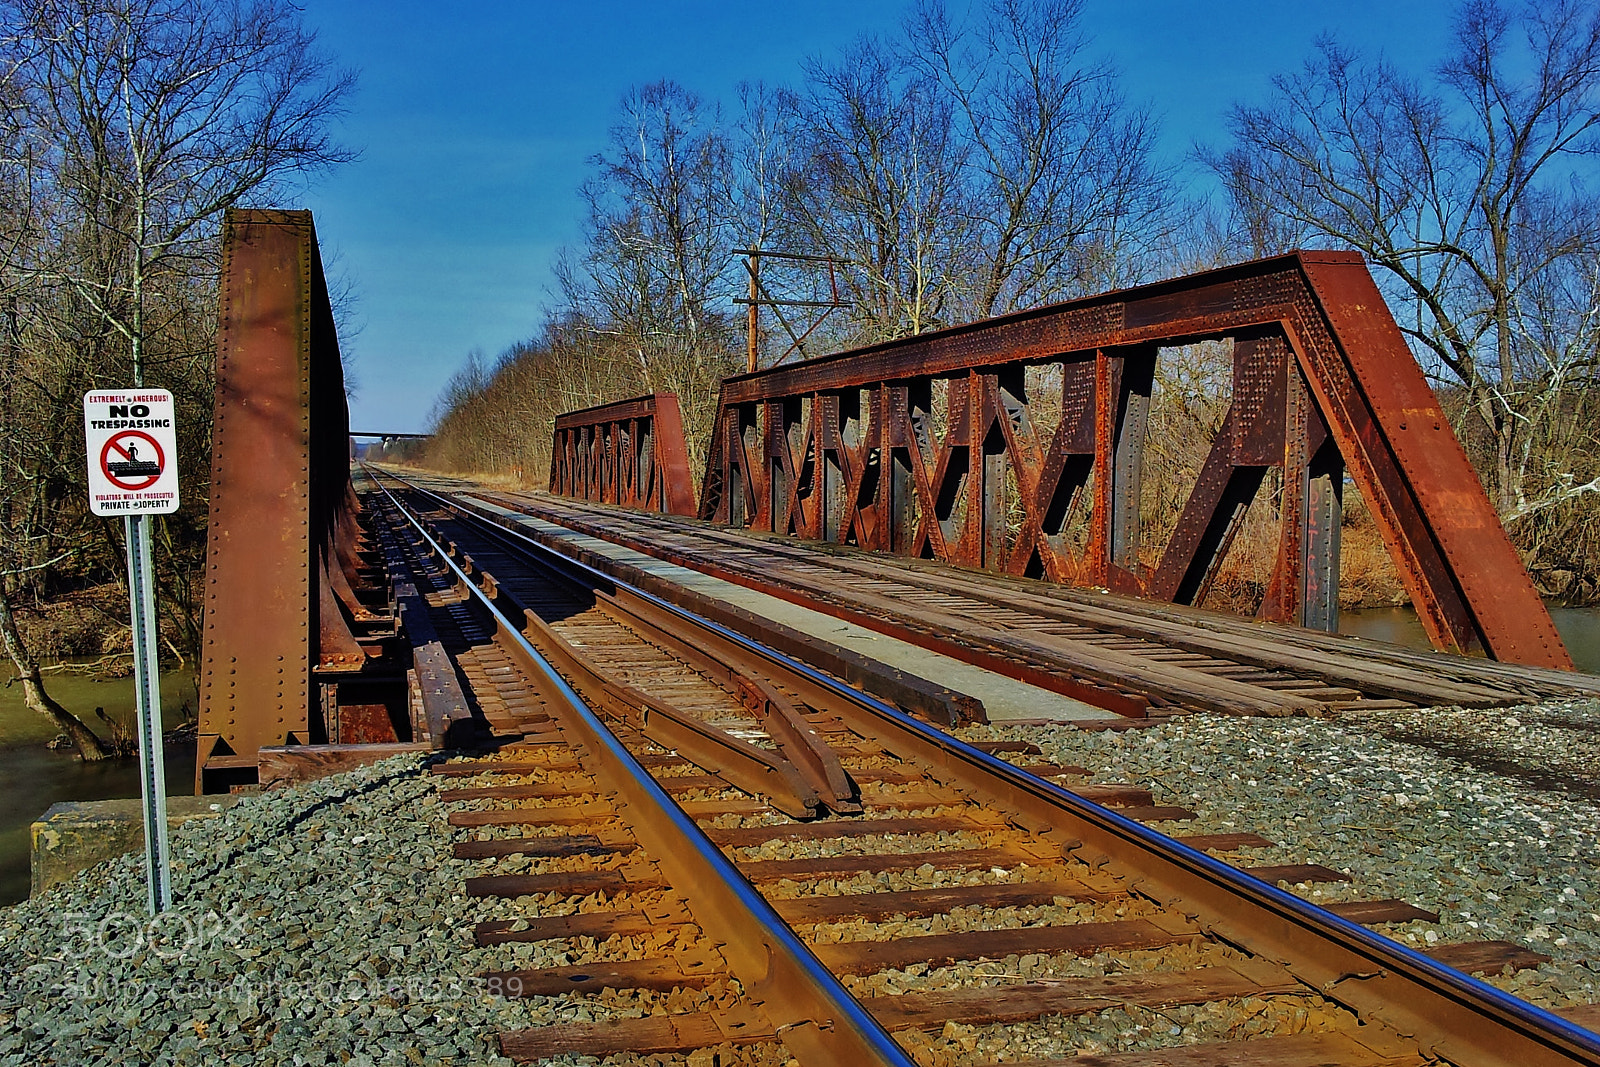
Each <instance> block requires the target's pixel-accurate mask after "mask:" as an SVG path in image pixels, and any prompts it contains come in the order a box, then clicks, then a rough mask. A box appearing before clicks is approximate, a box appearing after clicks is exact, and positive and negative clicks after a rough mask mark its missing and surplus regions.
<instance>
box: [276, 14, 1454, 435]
mask: <svg viewBox="0 0 1600 1067" xmlns="http://www.w3.org/2000/svg"><path fill="white" fill-rule="evenodd" d="M962 3H963V0H951V6H952V8H959V7H960V6H961V4H962ZM451 7H452V9H451V11H450V14H449V15H448V16H446V17H441V15H440V10H441V9H440V6H439V5H437V4H422V3H415V2H411V0H403V2H396V0H384V2H381V3H380V2H376V0H305V20H306V23H307V24H308V25H309V26H310V27H312V28H314V29H316V30H317V32H318V34H319V37H320V39H321V41H322V42H323V44H324V46H325V47H326V48H327V49H328V50H329V51H330V52H331V53H333V54H334V55H335V56H337V57H338V59H339V61H340V62H341V63H342V64H344V65H346V66H349V67H352V68H355V69H356V70H357V71H358V72H359V74H360V85H359V87H358V89H357V92H356V94H355V96H354V97H353V98H352V100H351V108H350V113H349V115H348V116H347V117H346V119H345V120H344V121H343V123H342V126H341V129H340V130H339V134H340V136H341V137H342V139H343V140H344V141H345V142H346V143H348V144H350V145H352V146H354V147H355V148H357V149H359V150H360V152H361V158H360V160H359V161H357V162H355V163H353V164H350V165H349V166H346V167H344V168H342V169H341V170H340V171H338V172H337V173H336V174H334V175H332V176H329V177H325V178H323V179H321V180H319V181H318V182H317V183H316V184H315V185H314V186H312V187H311V189H310V190H309V191H308V192H307V193H306V194H305V195H304V197H303V199H302V201H301V203H300V204H298V205H292V206H304V207H309V208H311V209H312V210H313V211H314V212H315V214H316V220H317V232H318V237H319V239H320V241H321V244H322V250H323V256H324V258H325V259H326V260H328V261H329V267H330V269H331V270H332V271H334V272H335V273H338V274H343V275H344V276H346V277H347V279H348V281H349V283H350V284H351V286H352V288H353V290H354V293H355V295H356V300H357V303H356V305H355V310H354V316H353V320H354V323H355V324H356V325H358V326H359V327H360V330H359V332H358V333H355V334H353V335H350V336H347V337H346V338H345V339H344V344H345V347H346V348H347V349H348V350H349V351H350V354H351V355H352V356H353V358H354V367H355V377H356V395H355V398H354V400H353V402H352V406H351V424H352V426H353V427H355V428H357V429H364V430H388V431H417V430H422V429H424V428H425V426H426V422H427V416H428V411H429V409H430V408H431V406H432V404H433V400H434V397H435V396H437V394H438V392H439V389H440V387H441V386H442V385H443V384H444V381H445V379H446V378H448V377H449V375H450V374H451V372H453V371H454V370H455V369H456V367H458V366H459V365H460V363H461V361H462V360H463V359H464V358H465V357H466V355H467V353H468V352H470V351H472V350H473V349H479V350H481V351H482V352H483V353H484V354H485V355H486V356H488V357H489V358H493V357H494V356H495V355H497V354H499V353H500V352H501V351H502V350H503V349H505V348H506V347H508V346H510V345H511V344H513V343H515V342H516V341H518V340H522V339H525V338H527V337H529V336H530V335H531V334H532V333H533V332H534V331H535V330H536V329H537V327H538V325H539V323H540V321H541V320H542V319H543V317H544V315H543V308H544V307H545V306H546V304H547V303H548V302H549V301H550V300H551V296H550V290H551V287H552V284H553V282H552V278H551V273H550V268H551V265H552V263H553V261H554V259H555V256H556V253H557V251H558V250H559V249H560V248H561V247H562V246H564V245H572V244H575V243H576V242H577V240H578V238H579V234H580V224H581V221H582V208H581V205H580V203H579V200H578V196H577V187H578V184H579V183H580V182H581V181H582V180H583V178H584V177H585V176H586V174H587V160H588V159H589V158H590V157H591V156H593V155H594V154H595V153H596V152H598V151H600V150H601V149H603V148H604V146H605V140H606V133H607V130H608V129H609V127H610V126H611V125H612V123H613V121H614V109H615V107H616V104H617V101H618V99H619V98H620V97H621V96H622V94H623V92H624V91H626V90H627V89H628V88H629V87H630V86H633V85H640V84H644V83H648V82H651V81H655V80H658V79H660V78H672V79H674V80H676V81H678V82H680V83H682V84H683V85H685V86H687V87H688V88H690V89H693V90H695V91H696V92H698V93H700V94H701V95H702V96H705V97H708V98H712V99H719V100H722V101H723V102H724V103H725V104H728V105H731V104H732V103H733V102H734V100H735V95H734V93H735V87H736V86H737V85H738V84H739V82H741V81H756V80H761V81H767V82H772V83H780V84H781V83H791V82H793V81H795V80H797V78H798V75H799V69H800V64H801V63H802V61H803V60H804V59H806V58H807V57H810V56H818V55H821V56H827V55H830V54H832V53H834V52H835V51H836V50H837V49H838V48H840V47H841V46H842V45H844V44H846V43H848V42H849V41H850V40H852V39H853V38H855V37H857V36H859V35H860V34H863V33H870V32H883V31H892V30H893V29H894V28H895V27H896V26H897V25H898V23H899V20H900V18H901V16H902V14H903V12H904V11H905V9H906V5H905V4H903V3H900V2H880V0H849V2H846V0H806V2H802V3H794V4H764V3H763V4H734V3H711V2H692V0H657V2H643V0H614V2H603V0H593V2H590V3H570V2H559V0H525V2H521V3H516V2H512V0H502V2H498V3H489V2H479V3H464V4H458V5H452V6H451ZM1084 8H1085V29H1086V30H1087V31H1088V33H1089V34H1090V35H1091V36H1092V38H1093V39H1094V48H1095V49H1096V50H1098V51H1099V52H1102V53H1104V54H1107V55H1109V56H1111V57H1112V58H1113V59H1114V60H1115V61H1116V62H1117V64H1118V65H1119V66H1120V67H1121V68H1122V70H1123V72H1124V77H1125V81H1124V85H1125V87H1126V89H1127V91H1128V93H1129V95H1130V96H1131V97H1132V98H1134V99H1136V100H1142V101H1146V102H1148V103H1150V104H1151V105H1153V107H1154V108H1155V109H1156V111H1157V112H1158V113H1160V114H1161V115H1162V116H1163V130H1164V132H1163V147H1164V149H1165V151H1166V153H1167V154H1168V156H1169V157H1170V158H1171V160H1172V163H1173V165H1174V166H1183V165H1184V163H1183V157H1184V156H1185V154H1186V153H1187V151H1188V148H1189V146H1190V145H1191V144H1193V143H1194V142H1196V141H1200V142H1208V143H1220V142H1221V140H1222V137H1223V133H1224V127H1223V122H1224V118H1225V116H1226V113H1227V110H1228V108H1229V107H1230V106H1231V105H1232V103H1234V102H1235V101H1238V100H1257V99H1260V98H1261V96H1262V94H1263V92H1264V91H1265V89H1266V87H1267V84H1268V79H1269V78H1270V77H1271V76H1272V75H1273V74H1275V73H1279V72H1282V71H1285V70H1289V69H1291V68H1293V67H1295V66H1297V65H1298V64H1299V63H1300V61H1301V60H1302V59H1303V58H1304V57H1305V55H1306V54H1307V53H1308V51H1309V50H1310V48H1311V43H1312V40H1313V39H1314V38H1315V37H1316V36H1317V35H1318V34H1319V33H1321V32H1324V31H1332V32H1334V33H1336V34H1337V35H1338V36H1339V37H1340V38H1341V39H1342V40H1344V41H1345V42H1347V43H1349V44H1352V45H1358V46H1362V47H1366V48H1371V49H1375V50H1376V49H1382V50H1384V51H1385V52H1386V53H1387V54H1388V55H1389V57H1390V58H1391V59H1393V60H1395V61H1396V62H1397V63H1398V64H1400V65H1402V66H1405V67H1408V68H1410V69H1413V70H1415V71H1417V72H1418V73H1419V74H1420V73H1422V72H1424V71H1425V70H1427V69H1428V68H1429V67H1430V66H1432V65H1433V64H1434V63H1435V62H1437V60H1438V58H1439V56H1440V55H1441V54H1442V52H1443V51H1444V49H1445V48H1446V45H1447V37H1448V34H1449V26H1450V11H1451V5H1449V4H1445V3H1439V2H1434V0H1427V2H1407V0H1389V2H1386V3H1385V2H1373V0H1346V2H1343V3H1339V4H1293V3H1288V4H1285V3H1283V2H1282V0H1277V2H1266V0H1240V2H1237V3H1228V4H1206V3H1193V2H1182V0H1121V2H1116V0H1084ZM1196 180H1199V179H1198V178H1196Z"/></svg>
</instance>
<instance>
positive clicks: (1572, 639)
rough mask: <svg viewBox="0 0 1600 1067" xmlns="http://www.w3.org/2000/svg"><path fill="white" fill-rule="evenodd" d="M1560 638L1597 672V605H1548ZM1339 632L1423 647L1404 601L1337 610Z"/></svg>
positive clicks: (1582, 664)
mask: <svg viewBox="0 0 1600 1067" xmlns="http://www.w3.org/2000/svg"><path fill="white" fill-rule="evenodd" d="M1550 617H1551V618H1552V619H1553V620H1555V624H1556V629H1557V630H1559V631H1560V633H1561V640H1562V641H1563V642H1565V643H1566V646H1567V651H1568V652H1570V653H1572V662H1573V663H1574V664H1576V665H1577V668H1578V669H1579V670H1580V671H1588V672H1589V673H1590V674H1600V608H1559V607H1551V608H1550ZM1339 632H1340V633H1344V634H1354V635H1355V636H1357V637H1370V638H1373V639H1375V640H1378V641H1389V642H1392V643H1394V644H1397V645H1408V646H1410V647H1412V648H1427V647H1428V637H1427V635H1426V634H1424V633H1423V632H1422V623H1420V622H1418V621H1417V613H1416V611H1415V610H1413V609H1412V607H1411V605H1409V604H1407V605H1405V606H1404V607H1397V608H1368V609H1366V610H1364V611H1344V612H1340V613H1339Z"/></svg>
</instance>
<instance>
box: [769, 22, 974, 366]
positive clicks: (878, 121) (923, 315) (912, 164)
mask: <svg viewBox="0 0 1600 1067" xmlns="http://www.w3.org/2000/svg"><path fill="white" fill-rule="evenodd" d="M790 100H791V111H790V115H789V121H790V122H791V124H792V129H793V130H794V138H795V142H796V145H797V149H798V151H797V153H796V159H795V166H794V168H793V169H792V171H791V173H790V175H789V176H788V179H787V190H786V192H787V197H786V199H787V207H788V213H789V216H790V220H789V221H790V227H791V232H793V233H794V234H795V236H796V239H797V243H799V244H800V245H801V246H802V247H806V248H809V249H811V250H813V251H817V252H822V253H825V254H828V255H833V256H837V257H839V258H841V259H843V260H845V261H847V262H848V263H849V264H850V265H851V267H852V270H851V271H850V272H849V275H848V277H849V278H850V282H849V286H848V287H849V290H850V291H849V294H848V295H849V297H850V299H851V301H852V303H853V310H852V318H853V323H854V326H855V328H856V331H857V336H856V338H855V339H856V340H858V341H866V342H872V341H878V340H883V339H885V338H890V337H898V336H903V335H905V334H915V333H921V332H922V331H924V330H927V329H930V328H933V327H937V326H941V325H946V324H947V323H948V322H949V318H948V313H949V310H950V308H951V305H952V303H953V301H952V296H953V293H954V290H955V288H956V286H957V283H958V279H959V277H960V269H959V266H958V263H959V258H958V251H959V249H960V247H961V244H962V239H963V236H962V235H963V231H964V230H965V228H966V226H967V223H968V219H969V216H970V213H969V212H968V211H967V209H966V206H965V205H964V203H962V199H961V198H962V195H963V190H962V185H961V174H962V169H963V166H964V164H965V161H964V159H963V158H962V155H961V152H962V149H961V147H960V145H959V144H958V143H957V141H956V139H955V138H954V137H953V136H952V133H951V125H952V118H953V116H952V111H951V105H950V102H949V100H948V99H947V98H946V96H945V94H944V93H943V92H942V91H941V89H940V87H939V85H938V83H937V82H936V81H935V80H934V79H932V78H931V77H929V76H927V75H926V74H925V73H923V72H921V71H919V70H917V69H916V68H915V67H914V66H913V65H912V64H911V63H909V62H908V61H907V60H906V58H905V57H904V55H903V52H902V50H900V49H898V48H897V47H896V46H895V45H894V44H892V43H890V42H887V41H884V40H881V39H878V38H871V37H868V38H863V39H861V40H859V41H857V42H856V43H855V44H853V45H851V46H850V47H849V48H848V49H846V51H845V53H844V54H843V55H842V56H840V57H839V58H838V59H837V60H835V61H833V62H827V63H824V62H820V61H814V62H812V63H810V64H808V65H807V67H806V71H805V84H804V86H803V88H802V89H801V90H800V92H799V93H797V94H795V95H794V96H792V97H791V98H790Z"/></svg>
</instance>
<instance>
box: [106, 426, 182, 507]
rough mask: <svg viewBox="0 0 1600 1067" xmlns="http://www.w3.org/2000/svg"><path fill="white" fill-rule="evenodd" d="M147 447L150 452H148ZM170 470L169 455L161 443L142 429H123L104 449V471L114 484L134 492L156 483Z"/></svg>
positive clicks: (107, 442)
mask: <svg viewBox="0 0 1600 1067" xmlns="http://www.w3.org/2000/svg"><path fill="white" fill-rule="evenodd" d="M146 445H148V446H149V449H150V451H149V452H148V453H146V452H145V446H146ZM166 467H167V456H166V453H165V452H163V451H162V450H161V443H160V442H159V441H157V440H156V439H155V438H154V437H151V436H150V435H149V434H147V433H143V432H141V431H139V430H123V431H122V432H120V433H118V434H115V435H113V436H112V437H111V438H110V439H109V440H107V441H106V443H105V446H104V447H103V448H101V449H100V472H101V473H102V474H104V475H105V476H106V478H107V479H109V480H110V482H111V484H112V485H114V486H116V487H117V488H118V489H124V490H126V491H128V492H130V493H132V492H137V491H139V490H140V489H148V488H150V487H151V486H152V485H154V484H156V479H157V478H160V477H161V472H162V471H164V470H166Z"/></svg>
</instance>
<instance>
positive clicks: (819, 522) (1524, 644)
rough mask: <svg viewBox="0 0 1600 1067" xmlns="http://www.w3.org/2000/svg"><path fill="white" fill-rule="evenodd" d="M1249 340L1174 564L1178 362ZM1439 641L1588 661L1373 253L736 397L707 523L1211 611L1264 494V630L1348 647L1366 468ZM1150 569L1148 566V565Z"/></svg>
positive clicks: (785, 370)
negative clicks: (1166, 387) (1269, 529)
mask: <svg viewBox="0 0 1600 1067" xmlns="http://www.w3.org/2000/svg"><path fill="white" fill-rule="evenodd" d="M1212 340H1228V341H1231V342H1232V384H1231V400H1230V404H1229V407H1228V409H1227V412H1226V417H1225V419H1224V421H1223V425H1222V429H1221V432H1219V433H1218V434H1217V436H1216V438H1215V440H1214V441H1213V442H1212V444H1211V448H1210V453H1209V455H1208V457H1207V459H1206V461H1205V463H1204V465H1203V466H1202V468H1201V470H1200V471H1199V474H1198V476H1197V478H1196V482H1195V485H1194V486H1193V489H1192V491H1191V493H1190V495H1189V497H1188V501H1187V503H1186V505H1185V506H1184V508H1183V511H1182V514H1181V516H1180V517H1179V519H1178V522H1177V526H1176V529H1175V530H1174V531H1173V532H1172V533H1171V535H1170V536H1169V538H1168V540H1167V543H1166V545H1165V547H1164V549H1163V550H1162V551H1161V552H1160V554H1159V555H1156V554H1155V553H1154V548H1155V546H1153V545H1148V544H1146V541H1147V537H1146V536H1145V535H1144V532H1143V531H1142V530H1141V522H1140V496H1141V471H1142V459H1143V455H1144V451H1145V448H1146V445H1147V441H1146V438H1147V434H1148V417H1149V412H1150V410H1151V403H1152V394H1153V391H1154V387H1153V381H1154V371H1155V367H1156V364H1157V362H1158V361H1159V360H1160V359H1161V358H1162V357H1161V351H1162V349H1163V348H1169V347H1173V346H1178V345H1185V344H1191V343H1195V342H1200V341H1212ZM1347 471H1348V475H1349V477H1350V478H1351V479H1352V480H1353V481H1354V483H1355V485H1356V486H1357V488H1358V489H1359V490H1360V492H1361V494H1362V497H1363V498H1364V499H1365V500H1366V501H1368V502H1369V505H1370V508H1371V511H1372V514H1373V515H1374V517H1375V518H1376V520H1377V523H1378V526H1379V529H1380V531H1381V533H1382V536H1383V539H1384V542H1385V544H1386V545H1387V546H1388V548H1389V551H1390V553H1391V555H1392V556H1393V558H1394V560H1395V563H1396V565H1397V568H1398V570H1399V573H1400V578H1401V581H1402V582H1403V583H1404V585H1405V588H1406V590H1407V591H1408V592H1409V593H1410V595H1411V598H1412V601H1413V603H1415V604H1416V606H1417V611H1418V614H1419V616H1420V617H1421V619H1422V623H1423V626H1424V628H1425V629H1426V631H1427V633H1428V635H1429V637H1430V638H1431V639H1432V641H1433V643H1434V645H1435V646H1436V647H1438V648H1442V649H1449V650H1452V651H1458V652H1459V651H1468V650H1472V649H1481V650H1482V651H1484V652H1485V653H1487V654H1488V655H1490V656H1492V657H1494V658H1497V659H1504V660H1509V661H1514V662H1520V663H1526V664H1532V665H1539V666H1550V667H1562V668H1569V669H1570V667H1571V665H1572V661H1571V658H1570V657H1569V656H1568V654H1567V651H1566V649H1565V647H1564V646H1563V645H1562V643H1561V638H1560V637H1559V636H1558V635H1557V633H1556V630H1555V627H1554V625H1553V624H1552V623H1551V621H1550V616H1549V613H1548V612H1547V611H1546V610H1545V607H1544V605H1543V603H1542V602H1541V601H1540V600H1539V597H1538V595H1537V593H1536V592H1535V591H1534V588H1533V585H1532V582H1531V581H1530V580H1529V578H1528V575H1527V572H1526V570H1525V569H1524V568H1523V565H1522V562H1521V560H1520V558H1519V557H1518V556H1517V553H1516V550H1515V549H1514V548H1513V547H1512V545H1511V542H1510V540H1509V539H1508V538H1507V537H1506V534H1505V531H1504V529H1503V528H1502V526H1501V525H1500V522H1499V519H1498V517H1497V516H1496V515H1495V512H1494V509H1493V507H1492V506H1491V505H1490V503H1489V501H1488V498H1487V497H1486V496H1485V494H1484V492H1483V489H1482V486H1481V484H1480V483H1479V481H1478V478H1477V475H1476V474H1475V473H1474V471H1473V470H1472V467H1471V465H1470V464H1469V463H1468V461H1467V458H1466V454H1465V453H1464V452H1463V451H1462V448H1461V445H1460V443H1459V442H1458V441H1457V440H1456V438H1455V435H1454V433H1453V431H1452V430H1451V428H1450V425H1449V423H1448V421H1447V420H1446V419H1445V416H1444V413H1443V412H1442V410H1441V409H1440V407H1439V404H1438V401H1437V399H1436V398H1435V397H1434V395H1433V392H1432V390H1431V389H1430V388H1429V387H1428V384H1427V381H1426V379H1425V378H1424V377H1423V375H1422V372H1421V370H1420V368H1418V366H1417V364H1416V361H1415V360H1414V359H1413V358H1412V356H1411V353H1410V350H1409V349H1408V348H1407V346H1406V343H1405V339H1404V337H1403V336H1402V334H1401V333H1400V330H1399V328H1398V327H1397V326H1396V325H1395V323H1394V320H1393V318H1392V317H1391V316H1390V314H1389V311H1388V309H1387V307H1386V306H1385V304H1384V302H1383V299H1382V296H1381V295H1380V294H1379V292H1378V289H1377V287H1376V285H1374V283H1373V281H1372V278H1371V275H1370V274H1368V272H1367V269H1366V266H1365V264H1364V263H1363V261H1362V260H1361V257H1360V256H1359V255H1357V254H1355V253H1345V252H1295V253H1290V254H1288V255H1284V256H1278V257H1274V258H1271V259H1265V260H1259V261H1256V262H1252V263H1244V264H1239V265H1236V266H1232V267H1225V268H1222V269H1219V270H1213V271H1208V272H1205V273H1202V274H1196V275H1192V276H1189V277H1185V278H1179V279H1175V280H1171V281H1165V282H1159V283H1156V284H1153V285H1146V286H1140V287H1138V288H1134V289H1127V290H1122V291H1117V292H1112V293H1106V294H1102V295H1100V296H1095V297H1090V298H1087V299H1082V300H1076V301H1072V302H1069V303H1064V304H1057V305H1052V306H1050V307H1045V308H1040V309H1037V310H1033V311H1026V312H1020V313H1017V314H1012V315H1008V316H1004V317H1001V318H995V319H987V320H984V321H981V322H976V323H971V324H969V325H965V326H957V327H953V328H951V329H946V330H941V331H938V332H934V333H928V334H922V335H919V336H916V337H909V338H904V339H901V340H897V341H890V342H885V343H882V344H878V345H874V346H871V347H868V348H863V349H858V350H856V351H853V352H845V353H840V354H838V355H834V356H827V357H824V358H821V359H815V360H811V361H808V362H805V363H798V364H792V365H788V366H783V367H775V368H771V369H769V370H766V371H760V372H756V373H753V374H742V375H737V376H735V377H731V378H728V379H726V380H725V381H724V382H723V386H722V395H721V399H720V403H719V408H718V414H717V418H716V421H715V423H714V424H713V431H712V439H711V442H710V448H709V450H708V456H707V466H706V473H705V478H704V482H703V485H702V490H701V495H700V509H699V516H700V517H701V518H702V519H707V520H714V521H718V522H723V523H728V524H732V525H735V526H747V527H751V528H753V529H757V530H767V531H773V532H776V533H782V534H792V535H795V536H799V537H805V538H813V539H821V540H828V541H835V542H841V543H849V544H855V545H858V546H860V547H863V548H869V549H875V550H881V551H889V552H896V553H900V554H902V555H911V556H920V557H924V558H929V559H938V560H943V561H946V562H950V563H956V564H960V565H964V566H971V567H984V568H988V569H991V570H996V571H1001V572H1006V573H1010V574H1017V575H1026V576H1032V577H1039V578H1045V579H1049V580H1053V581H1059V582H1066V583H1072V584H1077V585H1085V586H1095V587H1103V588H1108V589H1111V590H1114V591H1118V592H1125V593H1133V594H1137V595H1143V596H1149V597H1153V598H1157V599H1162V600H1168V601H1175V602H1178V603H1185V604H1200V603H1202V602H1203V601H1204V600H1205V598H1206V595H1207V593H1208V592H1209V591H1210V589H1211V586H1212V583H1213V581H1214V580H1215V579H1216V577H1217V574H1218V572H1219V570H1220V568H1221V565H1222V562H1223V560H1224V558H1225V557H1226V555H1227V553H1228V550H1229V548H1230V546H1231V545H1232V543H1233V541H1234V538H1235V535H1236V534H1237V533H1238V531H1239V528H1240V524H1241V522H1242V521H1243V519H1244V516H1245V513H1246V511H1247V510H1248V509H1249V508H1250V506H1251V504H1252V502H1254V501H1255V500H1256V499H1257V498H1258V496H1260V495H1261V493H1262V490H1263V486H1267V485H1272V486H1274V487H1275V488H1277V489H1278V490H1279V491H1278V493H1277V499H1276V502H1275V503H1276V507H1275V510H1276V514H1277V516H1278V527H1279V529H1278V540H1277V547H1276V553H1275V559H1276V562H1275V566H1274V569H1273V574H1272V577H1271V581H1270V583H1269V585H1268V587H1267V589H1266V592H1265V596H1264V599H1263V603H1262V605H1261V609H1260V612H1259V614H1260V616H1261V617H1262V618H1264V619H1267V620H1270V621H1274V622H1285V623H1295V624H1300V625H1304V626H1309V627H1314V628H1317V629H1323V630H1329V631H1332V630H1334V629H1335V628H1336V626H1337V621H1338V584H1339V583H1338V575H1339V546H1340V539H1339V528H1340V523H1341V517H1342V512H1343V501H1342V489H1343V485H1344V480H1345V476H1346V472H1347ZM1141 550H1143V551H1141Z"/></svg>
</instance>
